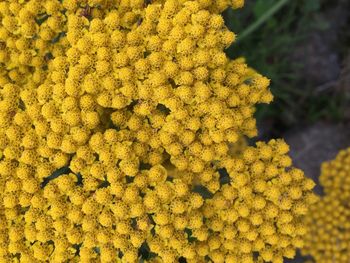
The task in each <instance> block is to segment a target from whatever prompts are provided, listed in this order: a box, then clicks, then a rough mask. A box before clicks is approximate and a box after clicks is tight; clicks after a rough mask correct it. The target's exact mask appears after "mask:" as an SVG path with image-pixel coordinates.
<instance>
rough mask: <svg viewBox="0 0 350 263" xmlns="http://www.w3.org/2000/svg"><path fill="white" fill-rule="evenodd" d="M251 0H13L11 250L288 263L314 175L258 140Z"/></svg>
mask: <svg viewBox="0 0 350 263" xmlns="http://www.w3.org/2000/svg"><path fill="white" fill-rule="evenodd" d="M242 6H243V0H220V1H213V0H193V1H189V0H181V1H177V0H155V1H143V0H132V1H114V0H107V1H101V0H89V1H85V0H84V1H83V0H79V1H73V0H63V1H57V0H45V1H39V0H30V1H19V0H18V1H16V0H15V1H12V0H11V1H2V2H1V3H0V19H1V25H0V42H1V44H0V61H1V63H2V67H1V74H0V153H1V160H0V179H1V180H0V182H1V183H0V190H1V191H0V197H1V203H0V206H1V207H0V230H1V231H0V232H1V235H0V243H1V244H2V245H1V247H0V262H13V261H16V260H17V261H19V262H42V261H49V262H68V261H69V262H75V261H82V262H90V261H91V262H95V261H96V262H97V261H100V262H113V261H117V260H119V261H122V262H138V260H139V259H141V258H143V260H145V261H147V262H157V260H158V261H160V262H169V263H171V262H178V261H179V260H180V259H181V260H182V259H186V262H189V263H190V262H209V261H213V262H218V263H219V262H242V263H248V262H255V260H258V261H259V262H264V261H265V262H274V263H278V262H282V261H283V257H287V258H293V257H294V254H295V249H296V248H300V247H302V246H303V236H304V234H305V231H304V228H305V226H304V224H303V221H302V217H303V216H304V215H305V213H307V210H308V207H309V205H310V204H312V203H314V201H315V196H314V194H313V193H312V188H313V183H312V181H311V180H309V179H307V178H305V177H304V175H303V173H302V171H300V170H298V169H296V168H293V167H292V162H291V159H290V158H289V157H288V155H287V153H288V150H289V148H288V145H287V144H286V143H285V142H284V141H283V140H272V141H270V142H268V143H263V142H259V143H257V144H256V146H249V147H248V146H247V145H246V144H245V143H244V141H245V137H250V138H251V137H254V136H256V135H257V129H256V121H255V119H254V112H255V105H256V104H258V103H269V102H271V100H272V94H271V92H270V91H269V89H268V86H269V79H267V78H266V77H264V76H262V75H260V74H259V73H257V72H256V71H254V70H253V69H251V68H249V67H248V66H247V65H246V63H245V61H244V59H243V58H238V59H235V60H230V59H229V58H228V57H227V56H226V54H225V52H224V49H225V48H227V47H228V46H229V45H230V44H231V43H232V42H234V40H235V34H234V33H232V32H230V31H229V30H228V29H227V28H226V27H225V24H224V21H223V18H222V16H221V15H220V14H221V12H222V11H223V10H225V9H226V8H228V7H232V8H239V7H242Z"/></svg>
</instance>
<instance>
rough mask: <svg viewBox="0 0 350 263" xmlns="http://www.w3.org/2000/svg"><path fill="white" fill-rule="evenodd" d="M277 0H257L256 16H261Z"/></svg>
mask: <svg viewBox="0 0 350 263" xmlns="http://www.w3.org/2000/svg"><path fill="white" fill-rule="evenodd" d="M275 2H276V0H257V1H256V3H255V5H254V7H253V14H254V16H255V18H259V17H261V16H262V15H263V14H264V13H265V12H266V11H267V10H269V9H270V7H271V6H272V5H273V4H274V3H275Z"/></svg>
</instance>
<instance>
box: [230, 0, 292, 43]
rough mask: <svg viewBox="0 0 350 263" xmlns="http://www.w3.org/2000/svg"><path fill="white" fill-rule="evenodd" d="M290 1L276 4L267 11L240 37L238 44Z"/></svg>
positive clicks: (285, 0) (284, 0)
mask: <svg viewBox="0 0 350 263" xmlns="http://www.w3.org/2000/svg"><path fill="white" fill-rule="evenodd" d="M288 2H289V0H280V1H278V2H276V4H274V5H273V6H272V7H271V8H270V9H269V10H267V11H266V12H265V13H264V14H263V15H262V16H261V17H259V19H258V20H256V21H255V22H254V23H253V24H251V25H250V26H249V27H248V28H247V29H246V30H244V31H243V32H242V33H241V34H239V35H238V38H237V40H236V44H237V43H238V42H240V41H242V40H243V39H244V38H246V37H247V36H249V35H250V34H251V33H253V32H254V31H255V30H256V29H257V28H258V27H260V26H261V25H262V24H263V23H265V22H266V21H267V20H268V19H269V18H270V17H272V16H273V15H274V14H275V13H276V12H278V11H279V10H280V9H281V8H282V7H283V6H284V5H285V4H286V3H288Z"/></svg>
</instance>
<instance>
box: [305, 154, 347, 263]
mask: <svg viewBox="0 0 350 263" xmlns="http://www.w3.org/2000/svg"><path fill="white" fill-rule="evenodd" d="M349 164H350V148H348V149H344V150H342V151H340V152H339V153H338V155H337V156H336V158H335V159H333V160H331V161H328V162H324V163H323V164H322V166H321V176H320V184H321V186H322V187H323V190H324V195H323V196H321V197H320V198H319V200H318V202H317V203H316V204H314V205H312V206H311V207H310V211H309V212H308V213H307V215H306V216H305V221H306V223H307V230H308V231H307V234H306V235H305V247H304V249H303V250H302V252H303V254H305V255H311V256H312V257H313V258H314V259H315V260H316V261H317V262H321V263H322V262H329V261H336V262H340V263H341V262H348V261H349V260H350V257H349V255H350V251H349V244H350V236H349V234H350V232H349V226H350V225H349V219H350V209H349V207H348V202H349V194H350V191H349V190H350V189H349V175H350V166H349Z"/></svg>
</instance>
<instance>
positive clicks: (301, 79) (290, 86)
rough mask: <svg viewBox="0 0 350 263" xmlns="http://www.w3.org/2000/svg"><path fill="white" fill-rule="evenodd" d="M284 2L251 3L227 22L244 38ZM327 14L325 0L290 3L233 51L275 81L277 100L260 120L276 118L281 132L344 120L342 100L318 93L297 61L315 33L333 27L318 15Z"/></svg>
mask: <svg viewBox="0 0 350 263" xmlns="http://www.w3.org/2000/svg"><path fill="white" fill-rule="evenodd" d="M280 1H281V0H256V1H249V0H247V1H246V5H245V7H244V8H243V9H238V10H231V9H229V10H226V11H225V13H224V17H225V21H226V24H227V26H228V27H229V28H230V29H231V30H232V31H234V32H235V33H237V34H238V38H239V36H240V34H244V32H245V30H246V29H247V28H248V27H249V26H250V25H252V24H253V23H254V22H255V21H257V20H259V18H261V16H263V15H264V14H265V13H266V12H268V10H270V9H271V8H273V6H275V5H276V4H277V3H278V2H280ZM321 11H322V3H321V0H289V1H288V2H287V3H286V4H285V5H284V6H283V7H282V8H281V9H280V10H279V11H278V12H277V13H275V14H274V15H273V16H271V17H270V18H269V19H268V20H266V22H265V23H263V24H262V25H261V26H260V27H259V28H257V30H255V31H254V32H253V33H251V34H249V35H247V36H245V37H244V38H243V39H239V41H238V43H233V45H232V46H231V47H230V48H228V49H227V54H228V55H229V56H230V57H233V58H234V57H239V56H244V57H245V58H246V59H247V62H248V64H249V65H250V66H252V67H254V68H255V69H257V70H258V71H259V72H260V73H262V74H263V75H265V76H267V77H268V78H270V79H271V80H272V83H271V90H272V93H273V94H274V97H275V99H274V102H273V103H272V104H271V105H260V106H259V107H258V112H257V115H256V117H257V119H258V121H261V120H265V119H272V120H273V123H274V126H275V127H274V130H275V131H276V130H280V131H283V130H285V129H287V128H289V127H290V126H292V125H295V124H297V123H302V122H314V121H318V120H320V119H332V120H336V121H339V120H341V119H342V96H337V95H333V94H332V95H329V94H327V93H322V94H318V93H315V87H313V86H312V84H310V83H308V82H307V81H305V77H306V78H307V76H303V75H302V72H303V70H302V69H303V66H304V65H303V62H302V61H298V62H297V61H295V60H292V59H291V57H292V53H293V50H294V49H295V48H296V47H297V45H300V43H302V41H304V40H305V38H306V36H307V35H308V34H309V33H310V32H312V31H315V30H316V31H319V30H326V29H327V28H328V26H329V24H328V22H327V21H325V20H322V19H319V17H318V15H317V14H318V13H319V12H321ZM277 134H278V131H277Z"/></svg>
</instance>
